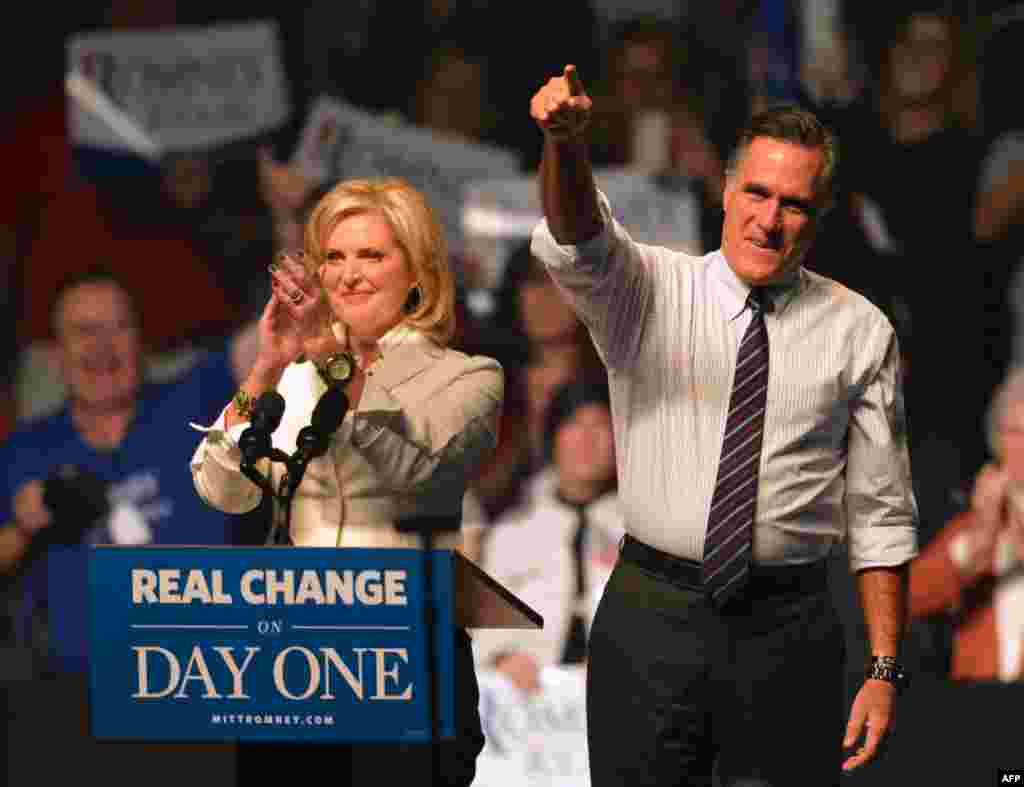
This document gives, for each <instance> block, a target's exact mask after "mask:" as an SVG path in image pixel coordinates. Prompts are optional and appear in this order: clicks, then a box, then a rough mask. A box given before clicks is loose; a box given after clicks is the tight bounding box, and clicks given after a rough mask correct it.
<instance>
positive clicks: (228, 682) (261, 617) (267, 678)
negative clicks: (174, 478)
mask: <svg viewBox="0 0 1024 787" xmlns="http://www.w3.org/2000/svg"><path fill="white" fill-rule="evenodd" d="M432 554H433V560H432V562H431V566H432V580H431V581H432V586H433V588H434V591H435V593H434V597H435V600H436V602H437V603H436V606H435V608H436V615H437V627H436V629H435V631H436V632H437V636H435V638H434V640H435V646H436V650H437V656H438V658H437V660H436V661H434V660H430V659H428V657H427V655H428V654H427V652H426V650H427V646H426V642H427V637H426V633H427V632H426V626H425V623H424V621H425V609H424V596H425V594H424V588H425V576H424V575H425V572H424V569H425V567H426V564H425V561H424V558H423V556H424V553H423V552H421V551H420V550H415V549H323V548H301V547H252V548H249V547H157V546H153V547H131V548H127V547H96V548H94V549H93V550H92V552H91V554H90V556H89V607H88V611H89V620H88V627H89V673H90V675H89V677H90V692H91V710H90V713H91V724H92V734H93V736H94V737H96V738H108V739H110V738H116V739H137V740H154V741H160V740H163V741H169V740H177V741H181V740H187V741H204V740H219V741H222V740H301V741H310V742H317V741H320V742H325V741H334V742H339V741H348V742H388V741H400V742H407V743H421V742H428V741H429V740H430V736H431V721H430V704H429V703H430V683H429V680H430V672H429V671H428V670H430V669H433V668H434V666H435V665H437V666H438V667H439V671H438V675H439V696H440V702H439V715H440V729H441V734H442V736H443V737H452V736H454V724H453V722H452V718H453V709H454V686H453V683H452V680H451V676H452V675H453V671H454V670H453V661H454V656H453V650H452V628H451V626H452V606H453V605H452V598H451V593H452V585H453V567H452V562H453V561H452V556H453V553H452V552H450V551H447V550H435V551H434V552H433V553H432Z"/></svg>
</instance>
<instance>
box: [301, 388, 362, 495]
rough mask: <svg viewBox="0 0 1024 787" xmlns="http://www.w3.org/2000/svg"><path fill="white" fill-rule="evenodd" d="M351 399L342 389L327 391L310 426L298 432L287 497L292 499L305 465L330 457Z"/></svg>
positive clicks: (314, 413)
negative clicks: (289, 496)
mask: <svg viewBox="0 0 1024 787" xmlns="http://www.w3.org/2000/svg"><path fill="white" fill-rule="evenodd" d="M348 406H349V404H348V397H347V396H345V391H344V390H343V389H342V388H341V386H331V387H330V388H328V389H327V390H326V391H325V392H324V395H323V396H321V397H320V400H319V401H318V402H317V403H316V407H314V408H313V415H312V416H311V417H310V422H309V426H304V427H302V429H300V430H299V435H298V437H297V438H296V439H295V445H296V449H295V453H294V454H293V455H292V457H291V461H290V462H289V479H288V494H289V495H292V494H294V493H295V490H296V489H297V488H298V486H299V482H300V481H301V480H302V476H303V474H304V473H305V472H306V465H308V464H309V463H310V461H312V460H313V459H315V458H316V457H318V456H323V455H324V454H325V453H327V446H328V445H329V444H330V439H331V435H332V434H334V433H335V432H336V431H338V427H340V426H341V422H342V421H343V420H344V418H345V413H347V412H348Z"/></svg>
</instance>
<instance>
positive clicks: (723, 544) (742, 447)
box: [702, 288, 771, 607]
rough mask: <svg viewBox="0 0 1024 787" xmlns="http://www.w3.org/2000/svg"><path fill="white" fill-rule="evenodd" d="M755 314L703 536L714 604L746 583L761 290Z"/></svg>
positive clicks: (762, 362) (757, 421)
mask: <svg viewBox="0 0 1024 787" xmlns="http://www.w3.org/2000/svg"><path fill="white" fill-rule="evenodd" d="M746 305H747V307H749V308H750V310H751V312H752V313H753V316H752V317H751V320H750V325H749V326H747V330H746V332H745V333H744V334H743V339H742V340H741V341H740V347H739V352H738V353H737V355H736V373H735V376H734V378H733V386H732V395H731V396H730V398H729V416H728V418H727V419H726V425H725V437H724V439H723V440H722V456H721V458H720V459H719V461H718V478H717V480H716V481H715V493H714V495H713V497H712V498H711V511H710V513H709V514H708V529H707V535H706V537H705V540H704V562H703V565H702V580H703V583H704V588H705V591H706V592H707V594H708V595H709V596H710V598H711V601H712V603H713V604H714V605H715V606H716V607H721V606H722V605H723V604H724V603H725V602H726V601H728V600H729V598H731V597H732V596H733V595H734V594H735V593H736V592H737V591H738V590H740V589H741V588H742V587H743V585H744V584H745V583H746V580H747V577H748V576H749V574H750V550H751V544H752V536H753V531H754V513H755V508H756V505H757V473H758V465H759V464H760V461H761V436H762V433H763V430H764V409H765V402H766V400H767V392H768V331H767V329H766V328H765V324H764V311H765V309H766V308H767V309H769V310H770V308H771V301H769V300H767V298H766V295H765V293H764V290H763V289H762V288H754V289H753V290H751V292H750V295H749V296H748V298H747V303H746Z"/></svg>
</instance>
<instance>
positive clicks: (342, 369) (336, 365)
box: [324, 353, 355, 383]
mask: <svg viewBox="0 0 1024 787" xmlns="http://www.w3.org/2000/svg"><path fill="white" fill-rule="evenodd" d="M354 366H355V359H354V358H353V357H352V356H351V355H349V354H348V353H338V354H337V355H332V356H331V357H330V358H328V359H327V364H326V365H325V367H324V371H325V372H327V376H328V377H330V378H331V379H332V380H333V381H334V382H336V383H345V382H348V380H349V378H350V377H351V376H352V369H353V367H354Z"/></svg>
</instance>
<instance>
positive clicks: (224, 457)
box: [190, 408, 269, 514]
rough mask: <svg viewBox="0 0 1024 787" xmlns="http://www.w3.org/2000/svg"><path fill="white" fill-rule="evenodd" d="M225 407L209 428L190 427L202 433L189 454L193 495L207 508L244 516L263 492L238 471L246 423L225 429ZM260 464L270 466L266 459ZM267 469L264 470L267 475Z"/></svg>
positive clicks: (257, 501)
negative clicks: (206, 505) (197, 444)
mask: <svg viewBox="0 0 1024 787" xmlns="http://www.w3.org/2000/svg"><path fill="white" fill-rule="evenodd" d="M226 415H227V408H224V410H223V412H221V414H220V417H219V418H218V419H217V420H216V421H215V422H214V424H213V425H212V426H209V427H204V426H199V425H197V424H191V426H192V428H193V429H196V430H198V431H201V432H203V433H204V436H203V439H202V440H201V441H200V443H199V446H198V447H197V448H196V451H195V453H194V454H193V455H192V462H191V465H190V466H191V470H192V483H193V484H194V485H195V488H196V492H197V493H198V494H199V497H201V498H202V499H203V501H204V502H206V503H207V504H208V505H211V506H213V507H214V508H216V509H218V510H220V511H225V512H227V513H229V514H244V513H246V512H248V511H252V510H253V509H254V508H256V506H258V505H259V502H260V499H261V498H262V496H263V491H262V490H261V489H260V488H259V487H258V486H256V484H254V483H253V482H252V481H250V480H249V479H248V478H246V477H245V475H243V474H242V471H241V467H240V465H241V461H242V452H241V450H240V449H239V447H238V440H239V438H240V437H241V435H242V432H243V430H244V429H245V428H246V427H247V426H248V425H249V424H248V423H247V422H244V423H239V424H235V426H233V427H231V428H230V429H228V428H227V427H226V424H225V416H226ZM263 464H269V463H267V462H266V461H265V460H264V461H263ZM268 470H269V467H263V468H262V472H264V474H266V472H267V471H268Z"/></svg>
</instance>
